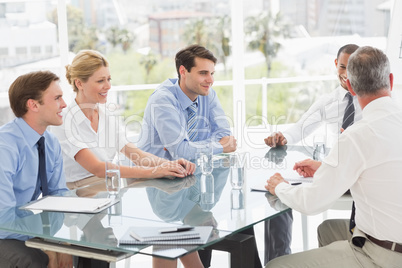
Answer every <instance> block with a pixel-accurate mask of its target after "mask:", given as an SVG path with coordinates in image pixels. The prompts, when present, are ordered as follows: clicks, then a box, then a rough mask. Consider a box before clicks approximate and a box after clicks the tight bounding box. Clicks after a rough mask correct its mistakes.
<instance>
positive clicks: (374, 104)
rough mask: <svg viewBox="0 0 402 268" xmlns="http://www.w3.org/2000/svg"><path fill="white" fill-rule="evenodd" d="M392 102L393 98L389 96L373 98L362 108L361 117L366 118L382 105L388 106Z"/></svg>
mask: <svg viewBox="0 0 402 268" xmlns="http://www.w3.org/2000/svg"><path fill="white" fill-rule="evenodd" d="M391 103H393V99H392V98H391V97H389V96H385V97H381V98H378V99H375V100H373V101H371V102H370V103H368V104H367V105H366V106H365V107H364V109H363V112H362V114H363V117H364V118H367V117H368V116H370V115H371V114H373V113H374V114H376V111H377V110H378V109H382V108H383V107H389V106H390V105H391Z"/></svg>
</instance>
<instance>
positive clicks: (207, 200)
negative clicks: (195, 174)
mask: <svg viewBox="0 0 402 268" xmlns="http://www.w3.org/2000/svg"><path fill="white" fill-rule="evenodd" d="M200 186H201V187H200V188H201V203H202V204H213V203H214V201H215V189H214V176H213V175H212V174H202V175H201V179H200Z"/></svg>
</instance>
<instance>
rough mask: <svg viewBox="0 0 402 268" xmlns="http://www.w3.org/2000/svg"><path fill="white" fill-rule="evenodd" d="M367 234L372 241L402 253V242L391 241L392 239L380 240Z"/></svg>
mask: <svg viewBox="0 0 402 268" xmlns="http://www.w3.org/2000/svg"><path fill="white" fill-rule="evenodd" d="M366 236H367V238H368V239H369V240H370V241H371V242H373V243H374V244H376V245H378V246H380V247H382V248H385V249H389V250H392V251H396V252H399V253H402V245H401V244H398V243H395V242H391V241H384V240H378V239H377V238H374V237H372V236H371V235H368V234H366Z"/></svg>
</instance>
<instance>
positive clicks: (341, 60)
mask: <svg viewBox="0 0 402 268" xmlns="http://www.w3.org/2000/svg"><path fill="white" fill-rule="evenodd" d="M349 57H350V54H347V53H344V52H342V53H341V54H339V57H338V58H337V59H336V60H335V66H336V71H337V72H338V79H339V83H340V85H341V86H342V87H343V88H344V89H346V90H348V86H347V85H346V79H347V78H348V74H347V72H346V67H347V66H348V60H349Z"/></svg>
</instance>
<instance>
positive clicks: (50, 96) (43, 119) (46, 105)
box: [36, 81, 67, 131]
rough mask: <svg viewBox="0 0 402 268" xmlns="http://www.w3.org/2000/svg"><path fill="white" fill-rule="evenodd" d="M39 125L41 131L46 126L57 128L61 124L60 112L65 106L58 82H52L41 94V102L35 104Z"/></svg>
mask: <svg viewBox="0 0 402 268" xmlns="http://www.w3.org/2000/svg"><path fill="white" fill-rule="evenodd" d="M36 105H37V109H38V121H39V125H40V126H41V127H43V128H44V129H43V131H44V130H45V129H46V127H47V126H51V125H54V126H59V125H61V124H62V123H63V117H62V115H61V111H62V110H63V109H64V108H65V107H66V106H67V105H66V103H65V102H64V100H63V91H62V90H61V88H60V85H59V82H58V81H53V82H52V83H51V84H50V86H49V87H48V88H47V89H46V90H45V91H44V92H43V94H42V100H41V102H39V101H37V103H36Z"/></svg>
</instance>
